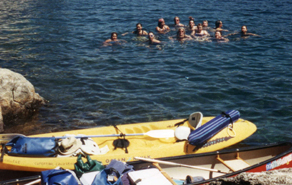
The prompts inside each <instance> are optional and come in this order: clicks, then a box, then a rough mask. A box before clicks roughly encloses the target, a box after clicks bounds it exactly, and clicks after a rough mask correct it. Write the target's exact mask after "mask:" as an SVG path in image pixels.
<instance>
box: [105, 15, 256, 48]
mask: <svg viewBox="0 0 292 185" xmlns="http://www.w3.org/2000/svg"><path fill="white" fill-rule="evenodd" d="M174 27H175V29H176V30H177V34H176V35H175V36H170V37H168V38H169V39H170V40H174V39H177V40H178V41H185V40H192V39H204V40H205V41H211V40H215V41H219V42H228V41H229V39H228V38H226V37H227V36H230V35H236V34H240V35H241V37H246V36H259V35H257V34H254V33H247V27H246V26H242V27H241V32H235V33H231V34H228V35H226V36H225V37H223V36H222V32H228V30H226V29H223V28H222V27H223V23H222V21H220V20H218V21H216V22H215V28H210V27H209V26H208V21H207V20H204V21H203V23H202V24H201V23H199V24H198V25H195V21H194V18H192V17H189V24H188V25H187V26H185V25H184V24H182V23H180V19H179V17H174ZM156 31H157V32H158V33H159V34H165V33H168V32H170V31H171V29H170V28H169V26H167V25H166V24H165V21H164V19H163V18H160V19H158V25H157V27H156ZM186 31H188V32H190V34H189V35H187V34H186ZM208 31H210V32H215V34H214V37H210V34H209V32H208ZM132 33H133V34H135V35H137V36H147V35H148V42H149V44H161V41H160V40H158V39H156V38H155V35H154V33H153V32H152V31H150V32H149V33H147V31H146V30H144V29H143V27H142V24H141V23H137V24H136V30H135V31H133V32H132ZM126 34H128V32H127V33H124V34H122V36H124V35H126ZM116 42H119V43H121V42H126V41H124V40H120V39H118V34H117V33H116V32H113V33H111V38H110V39H107V40H106V41H105V42H104V46H108V45H112V43H116Z"/></svg>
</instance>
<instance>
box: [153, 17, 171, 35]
mask: <svg viewBox="0 0 292 185" xmlns="http://www.w3.org/2000/svg"><path fill="white" fill-rule="evenodd" d="M156 31H157V32H158V33H167V32H169V31H170V29H169V27H168V26H167V25H165V21H164V19H163V18H160V19H159V20H158V26H157V27H156Z"/></svg>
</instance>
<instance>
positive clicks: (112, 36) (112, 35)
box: [111, 32, 118, 41]
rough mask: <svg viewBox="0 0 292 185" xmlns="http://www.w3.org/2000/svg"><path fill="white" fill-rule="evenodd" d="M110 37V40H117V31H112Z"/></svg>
mask: <svg viewBox="0 0 292 185" xmlns="http://www.w3.org/2000/svg"><path fill="white" fill-rule="evenodd" d="M111 39H112V41H116V40H118V34H117V32H112V34H111Z"/></svg>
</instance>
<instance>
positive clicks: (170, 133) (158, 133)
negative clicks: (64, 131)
mask: <svg viewBox="0 0 292 185" xmlns="http://www.w3.org/2000/svg"><path fill="white" fill-rule="evenodd" d="M119 136H149V137H153V138H168V137H174V130H170V129H169V130H150V131H148V132H146V133H136V134H109V135H89V136H87V135H84V136H74V137H75V138H89V137H119ZM68 137H70V136H60V137H56V139H64V138H68Z"/></svg>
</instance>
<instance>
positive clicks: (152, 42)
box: [148, 31, 161, 45]
mask: <svg viewBox="0 0 292 185" xmlns="http://www.w3.org/2000/svg"><path fill="white" fill-rule="evenodd" d="M148 38H149V44H154V45H155V44H160V43H161V42H160V41H159V40H157V39H155V35H154V33H153V32H152V31H150V32H149V33H148Z"/></svg>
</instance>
